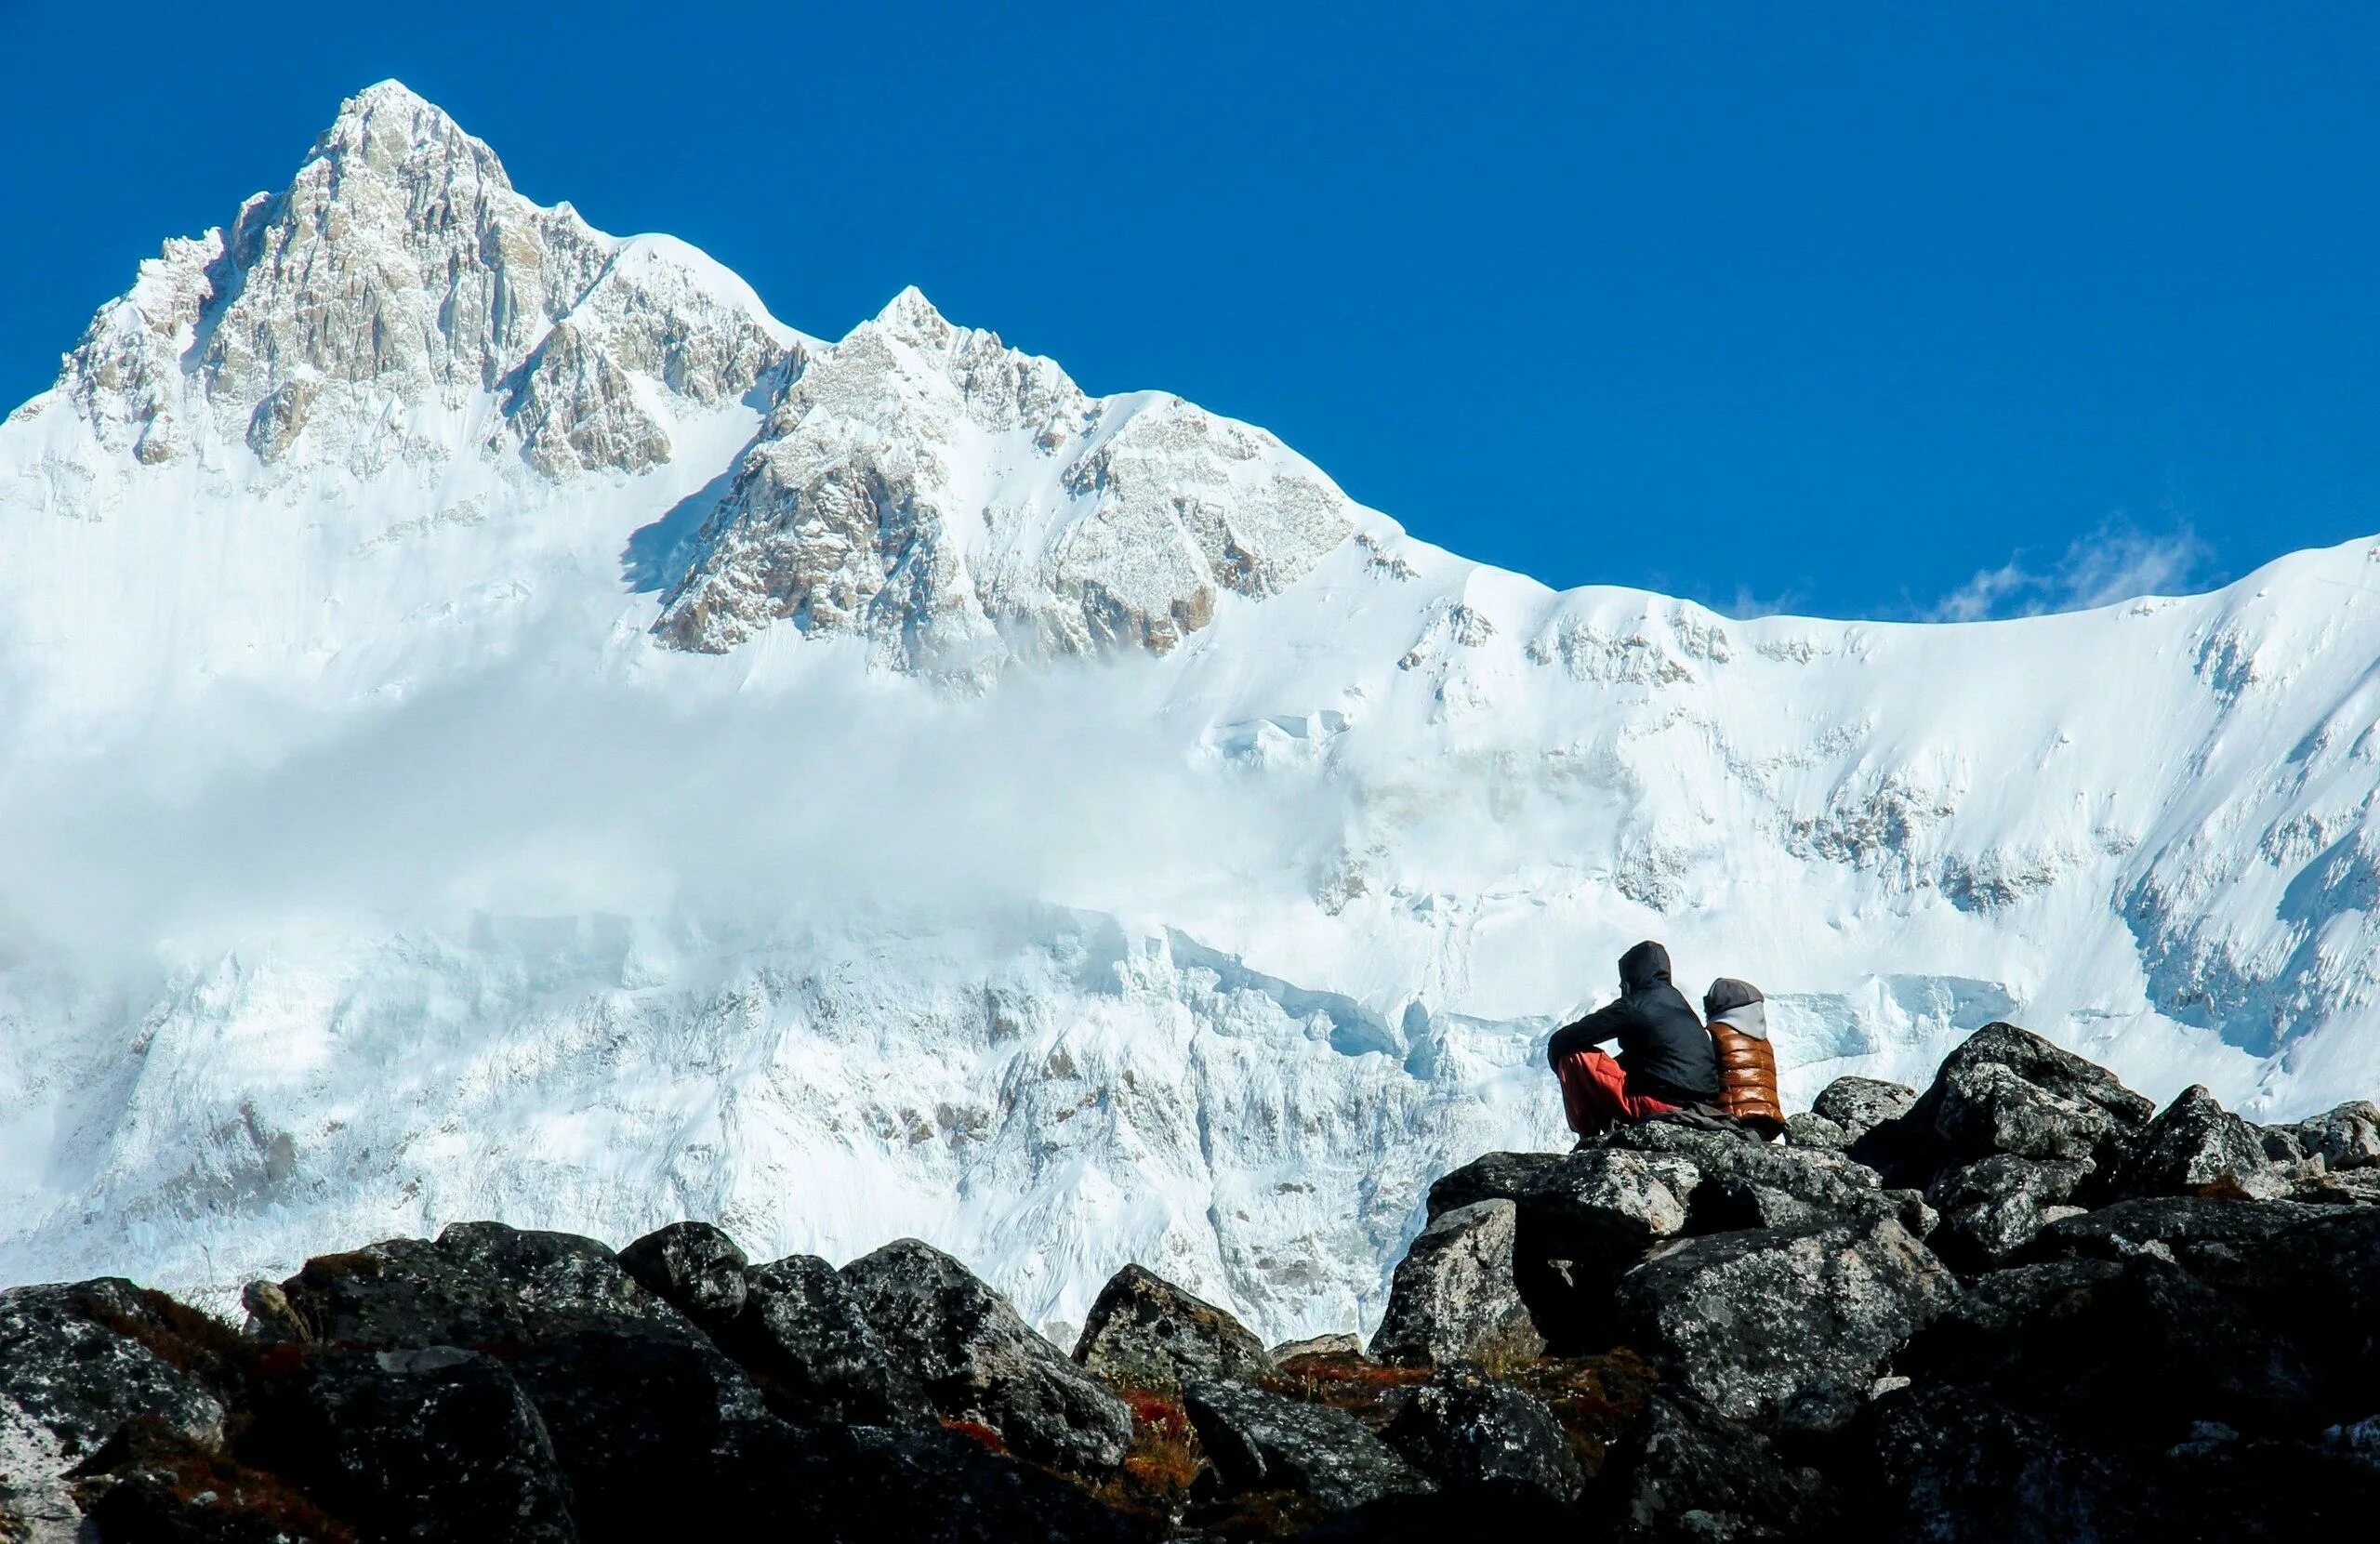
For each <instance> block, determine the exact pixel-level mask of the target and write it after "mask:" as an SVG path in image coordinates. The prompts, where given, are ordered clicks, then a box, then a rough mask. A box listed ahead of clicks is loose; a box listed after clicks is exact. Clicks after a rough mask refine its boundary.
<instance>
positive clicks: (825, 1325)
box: [718, 1255, 927, 1425]
mask: <svg viewBox="0 0 2380 1544" xmlns="http://www.w3.org/2000/svg"><path fill="white" fill-rule="evenodd" d="M744 1282H745V1294H744V1307H743V1311H742V1312H741V1313H739V1314H738V1315H737V1317H736V1319H735V1321H734V1324H733V1325H731V1326H727V1327H726V1328H725V1329H723V1330H721V1332H720V1334H719V1336H718V1339H719V1341H720V1344H721V1346H722V1347H724V1348H725V1349H726V1350H727V1352H728V1353H729V1354H730V1355H732V1356H734V1358H735V1360H736V1361H738V1362H739V1363H741V1364H742V1365H743V1366H744V1368H745V1370H746V1371H747V1372H748V1373H749V1374H751V1376H752V1379H753V1380H754V1381H755V1382H757V1383H758V1384H759V1385H760V1390H761V1392H763V1393H764V1394H766V1395H767V1396H768V1398H769V1403H770V1404H771V1405H772V1406H773V1407H774V1408H775V1409H776V1410H777V1411H778V1412H779V1413H781V1414H784V1415H786V1416H788V1417H791V1418H793V1419H802V1420H832V1421H853V1422H859V1423H862V1424H873V1425H899V1424H903V1423H907V1422H913V1421H915V1420H918V1419H923V1417H924V1414H925V1411H926V1407H927V1401H926V1397H925V1394H924V1392H923V1391H922V1390H920V1389H919V1387H918V1386H917V1384H916V1383H915V1381H914V1380H912V1379H910V1378H909V1376H908V1375H907V1374H906V1373H905V1372H904V1371H903V1370H902V1369H901V1367H900V1366H898V1365H897V1364H896V1363H895V1362H894V1361H893V1357H892V1355H891V1354H890V1353H888V1352H887V1351H886V1350H885V1348H884V1345H883V1343H882V1342H881V1341H879V1339H877V1335H876V1330H875V1327H874V1326H872V1325H870V1324H869V1322H868V1318H867V1314H866V1313H865V1312H864V1311H863V1310H862V1309H861V1307H860V1302H859V1299H858V1297H857V1296H856V1295H855V1294H854V1293H853V1291H852V1288H851V1285H850V1284H849V1283H848V1282H846V1281H845V1280H844V1279H843V1277H842V1274H841V1273H840V1272H838V1271H837V1270H836V1269H835V1268H834V1267H833V1266H832V1265H829V1264H827V1263H826V1261H825V1260H821V1259H819V1258H818V1257H817V1256H815V1255H788V1256H787V1258H785V1259H783V1260H773V1261H771V1262H770V1263H768V1264H766V1265H756V1266H753V1267H752V1268H751V1269H749V1270H748V1271H747V1272H746V1273H744Z"/></svg>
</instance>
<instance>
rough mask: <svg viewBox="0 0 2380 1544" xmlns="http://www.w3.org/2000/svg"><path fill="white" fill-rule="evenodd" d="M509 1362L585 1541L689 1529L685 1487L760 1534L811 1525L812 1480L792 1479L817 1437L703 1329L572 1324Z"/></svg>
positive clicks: (601, 1542) (593, 1543)
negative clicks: (671, 1331) (783, 1415)
mask: <svg viewBox="0 0 2380 1544" xmlns="http://www.w3.org/2000/svg"><path fill="white" fill-rule="evenodd" d="M507 1366H508V1368H509V1371H510V1372H511V1374H512V1376H513V1378H514V1379H516V1380H517V1381H518V1382H519V1383H520V1385H521V1387H522V1390H523V1391H524V1392H526V1393H527V1394H528V1395H529V1398H530V1401H531V1402H532V1403H533V1404H534V1405H536V1410H537V1414H538V1417H539V1419H542V1420H543V1421H544V1422H545V1425H546V1431H547V1434H548V1435H549V1437H550V1439H551V1440H552V1443H553V1451H554V1456H555V1458H556V1459H557V1460H558V1461H559V1462H560V1464H561V1466H562V1473H563V1476H564V1478H565V1479H566V1480H567V1481H568V1483H569V1486H570V1495H571V1514H572V1517H573V1518H574V1520H575V1522H576V1524H577V1526H578V1531H579V1535H580V1537H581V1538H582V1539H583V1540H584V1541H585V1544H605V1541H608V1540H615V1539H616V1540H620V1541H622V1544H627V1541H629V1540H639V1541H641V1540H647V1539H652V1538H656V1537H668V1536H669V1535H671V1534H672V1533H674V1532H679V1531H682V1530H683V1528H684V1526H685V1521H686V1511H685V1508H686V1499H687V1498H689V1497H700V1498H702V1504H703V1506H704V1508H705V1509H706V1511H707V1512H708V1513H709V1514H711V1515H715V1516H721V1517H734V1518H735V1519H736V1520H737V1522H738V1524H740V1525H741V1526H743V1527H745V1528H748V1529H750V1530H752V1532H753V1533H754V1534H755V1535H756V1536H759V1537H767V1536H770V1535H773V1534H774V1535H783V1536H793V1535H797V1534H798V1533H799V1532H800V1531H801V1530H803V1529H805V1527H806V1518H807V1513H808V1510H809V1508H810V1505H811V1498H812V1495H813V1485H805V1484H800V1483H796V1482H798V1481H799V1480H800V1477H801V1474H802V1472H803V1471H804V1470H805V1469H806V1468H808V1467H809V1465H810V1460H811V1453H810V1445H811V1443H812V1441H813V1439H812V1437H811V1436H810V1435H809V1434H807V1433H803V1432H797V1431H796V1429H795V1428H793V1427H791V1426H789V1425H787V1423H786V1422H784V1421H782V1420H780V1419H777V1418H776V1417H775V1416H774V1415H773V1414H771V1413H770V1411H769V1408H768V1405H767V1403H766V1402H765V1401H764V1400H763V1398H762V1397H761V1394H760V1390H759V1389H758V1388H757V1387H755V1386H754V1384H753V1383H752V1381H751V1380H750V1379H748V1378H747V1377H746V1376H745V1375H744V1373H743V1371H742V1369H740V1368H738V1367H737V1366H735V1364H734V1362H732V1361H730V1360H729V1359H728V1358H727V1357H726V1356H725V1355H724V1354H722V1353H721V1352H720V1351H719V1350H718V1349H717V1348H716V1347H714V1346H713V1345H712V1344H711V1343H710V1342H709V1340H707V1339H705V1338H704V1337H703V1336H701V1335H699V1334H691V1335H684V1336H671V1335H658V1334H655V1333H653V1332H652V1331H651V1329H650V1328H649V1327H647V1326H639V1325H634V1324H629V1325H626V1326H616V1327H593V1328H584V1329H575V1330H570V1331H566V1332H560V1333H554V1334H548V1335H543V1336H540V1337H539V1338H538V1339H536V1341H534V1342H533V1343H530V1344H527V1345H524V1346H522V1347H519V1348H517V1349H516V1350H514V1351H513V1352H512V1353H511V1354H510V1355H509V1357H508V1359H507Z"/></svg>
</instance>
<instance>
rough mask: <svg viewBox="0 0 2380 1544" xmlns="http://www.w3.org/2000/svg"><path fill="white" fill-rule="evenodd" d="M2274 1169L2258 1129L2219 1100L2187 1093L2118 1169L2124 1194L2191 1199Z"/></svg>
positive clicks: (2143, 1134)
mask: <svg viewBox="0 0 2380 1544" xmlns="http://www.w3.org/2000/svg"><path fill="white" fill-rule="evenodd" d="M2269 1167H2270V1163H2269V1160H2268V1159H2267V1158H2266V1156H2265V1149H2264V1143H2263V1142H2262V1141H2261V1140H2259V1139H2258V1137H2257V1135H2256V1132H2255V1129H2254V1128H2253V1127H2251V1126H2250V1125H2249V1124H2248V1123H2247V1122H2246V1121H2244V1120H2241V1118H2240V1117H2239V1116H2238V1115H2233V1114H2232V1113H2231V1112H2230V1111H2228V1110H2226V1109H2225V1108H2224V1107H2223V1106H2222V1105H2220V1104H2218V1103H2216V1102H2215V1096H2214V1095H2213V1094H2211V1093H2208V1092H2207V1091H2206V1089H2203V1088H2199V1087H2192V1088H2188V1089H2183V1090H2182V1092H2181V1093H2180V1094H2179V1095H2178V1096H2177V1097H2176V1098H2175V1101H2174V1102H2173V1103H2171V1104H2169V1105H2167V1106H2166V1107H2165V1108H2164V1110H2163V1111H2162V1113H2161V1114H2159V1115H2158V1116H2157V1118H2156V1119H2155V1120H2153V1121H2151V1122H2149V1127H2148V1128H2147V1129H2146V1130H2144V1131H2142V1132H2141V1133H2140V1137H2139V1140H2138V1142H2136V1143H2135V1146H2134V1147H2133V1150H2132V1151H2131V1152H2130V1153H2129V1154H2128V1155H2126V1157H2125V1160H2124V1162H2123V1165H2122V1168H2121V1169H2120V1170H2119V1171H2118V1173H2117V1176H2116V1181H2115V1188H2116V1190H2117V1192H2118V1194H2123V1195H2131V1196H2139V1195H2186V1194H2190V1193H2192V1192H2194V1191H2197V1190H2200V1189H2202V1188H2203V1187H2204V1186H2207V1185H2213V1184H2218V1183H2223V1182H2226V1181H2228V1182H2229V1183H2231V1184H2234V1185H2241V1184H2246V1183H2253V1182H2255V1181H2261V1180H2262V1179H2263V1178H2264V1177H2265V1172H2266V1170H2267V1169H2268V1168H2269Z"/></svg>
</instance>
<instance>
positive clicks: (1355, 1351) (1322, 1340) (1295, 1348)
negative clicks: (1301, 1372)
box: [1272, 1333, 1364, 1366]
mask: <svg viewBox="0 0 2380 1544" xmlns="http://www.w3.org/2000/svg"><path fill="white" fill-rule="evenodd" d="M1363 1353H1364V1338H1363V1337H1362V1336H1360V1335H1355V1334H1352V1333H1349V1334H1340V1335H1310V1336H1308V1337H1306V1338H1305V1339H1302V1340H1284V1341H1282V1342H1281V1343H1280V1344H1279V1345H1277V1346H1275V1347H1274V1348H1273V1352H1272V1356H1273V1361H1274V1363H1275V1364H1276V1366H1277V1365H1278V1364H1280V1363H1283V1362H1286V1361H1288V1360H1289V1359H1290V1358H1291V1357H1293V1356H1361V1355H1362V1354H1363Z"/></svg>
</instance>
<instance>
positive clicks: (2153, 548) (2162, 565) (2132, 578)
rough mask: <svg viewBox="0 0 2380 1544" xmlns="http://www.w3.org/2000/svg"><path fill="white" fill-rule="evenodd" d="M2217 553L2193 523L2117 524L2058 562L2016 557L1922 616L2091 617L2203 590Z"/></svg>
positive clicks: (1979, 574)
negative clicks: (2105, 609) (2149, 598)
mask: <svg viewBox="0 0 2380 1544" xmlns="http://www.w3.org/2000/svg"><path fill="white" fill-rule="evenodd" d="M2214 556H2215V550H2214V548H2211V547H2210V546H2208V545H2207V543H2206V542H2205V541H2204V540H2203V539H2202V538H2201V537H2200V536H2199V534H2198V533H2197V532H2195V531H2193V530H2191V529H2190V528H2189V526H2188V524H2187V523H2177V524H2175V525H2174V526H2173V527H2172V528H2171V529H2168V530H2165V531H2153V532H2152V531H2145V530H2143V529H2141V528H2140V527H2139V526H2137V525H2135V524H2134V523H2133V522H2132V521H2130V520H2128V519H2126V518H2124V517H2123V516H2121V515H2119V516H2115V517H2113V518H2111V519H2109V520H2108V521H2105V522H2104V523H2102V524H2101V525H2100V526H2099V528H2098V529H2097V530H2096V531H2094V532H2092V533H2091V534H2088V535H2086V536H2083V537H2081V538H2079V539H2077V540H2076V541H2075V543H2074V544H2073V545H2072V546H2070V547H2069V548H2067V549H2066V551H2065V553H2064V555H2063V556H2061V557H2059V558H2058V559H2057V560H2056V561H2053V562H2050V563H2046V564H2037V563H2035V562H2034V561H2033V560H2032V558H2031V557H2030V554H2028V553H2026V552H2023V551H2018V552H2016V553H2014V554H2012V555H2011V556H2010V558H2009V560H2008V561H2006V562H2004V563H2003V564H2001V565H2000V566H1999V567H1997V568H1985V569H1977V571H1976V574H1975V576H1974V577H1973V578H1971V579H1969V580H1968V581H1967V582H1966V583H1965V584H1964V585H1961V586H1960V587H1958V588H1956V589H1954V590H1952V591H1951V592H1950V594H1948V595H1946V596H1944V597H1942V598H1941V599H1940V600H1937V601H1936V602H1934V603H1933V604H1932V605H1930V606H1925V607H1921V608H1919V610H1918V613H1917V614H1918V615H1919V617H1920V618H1921V619H1923V620H1924V621H1928V622H1980V621H1983V620H1985V619H1987V618H1990V617H2000V616H2040V615H2043V614H2046V613H2050V612H2062V611H2087V610H2089V609H2090V608H2091V607H2094V606H2105V605H2110V604H2113V603H2114V602H2116V601H2118V600H2130V599H2131V598H2132V597H2134V596H2136V595H2174V594H2181V593H2188V592H2189V591H2191V590H2195V589H2199V588H2202V587H2204V586H2205V585H2206V583H2207V582H2208V574H2207V565H2208V564H2209V562H2210V561H2212V560H2213V558H2214Z"/></svg>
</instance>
